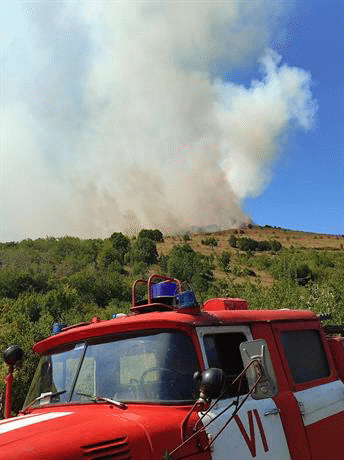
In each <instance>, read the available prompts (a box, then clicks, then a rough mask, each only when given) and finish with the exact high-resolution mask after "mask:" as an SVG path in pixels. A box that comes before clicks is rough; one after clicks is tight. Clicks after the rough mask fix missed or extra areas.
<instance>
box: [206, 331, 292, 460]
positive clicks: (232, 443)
mask: <svg viewBox="0 0 344 460" xmlns="http://www.w3.org/2000/svg"><path fill="white" fill-rule="evenodd" d="M197 333H198V337H199V341H200V346H201V350H202V353H203V358H204V362H205V366H206V368H210V367H217V368H220V369H222V370H223V371H224V372H225V376H226V383H225V392H224V394H223V396H222V398H221V399H220V401H219V402H218V403H217V404H216V405H215V406H214V408H213V409H212V410H211V411H210V412H209V413H208V414H207V416H206V417H204V419H203V420H202V421H203V423H204V425H207V424H208V423H209V422H211V423H210V424H209V425H208V426H207V428H206V431H207V434H208V436H210V440H211V439H214V437H215V436H216V435H217V434H218V433H219V432H220V431H221V430H222V428H223V426H224V424H225V423H226V422H227V421H228V419H229V418H230V417H231V415H232V413H233V411H234V408H235V406H234V404H235V402H236V401H237V395H238V392H239V394H240V396H239V403H240V401H242V400H243V399H244V398H245V395H246V394H247V392H248V386H247V382H246V379H244V380H243V382H242V385H241V387H240V388H233V386H232V385H231V382H232V381H233V380H234V379H235V377H236V376H237V375H238V374H239V373H240V372H241V371H242V370H243V363H242V359H241V355H240V350H239V345H240V343H241V342H245V341H247V340H252V335H251V332H250V329H249V327H247V326H221V327H201V328H198V330H197ZM226 408H228V409H227V410H226ZM223 411H224V412H223ZM221 412H223V414H222V415H219V414H221ZM217 416H218V417H217ZM216 417H217V418H216ZM211 456H212V459H213V460H228V459H229V458H233V459H240V460H251V459H252V458H255V459H256V460H276V459H278V460H290V455H289V450H288V446H287V442H286V437H285V433H284V430H283V427H282V423H281V420H280V416H279V411H278V409H277V407H276V405H275V403H274V401H273V400H272V398H267V399H262V400H254V399H253V398H252V397H251V396H249V397H248V399H247V400H246V401H245V403H244V404H243V406H242V407H241V409H240V410H239V412H238V413H237V415H235V416H234V418H233V419H232V420H231V422H230V423H229V424H228V425H227V426H226V427H225V428H224V430H223V431H222V432H221V434H220V435H219V436H218V437H217V438H216V440H215V441H214V443H213V444H212V447H211Z"/></svg>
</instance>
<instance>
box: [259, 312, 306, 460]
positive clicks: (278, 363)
mask: <svg viewBox="0 0 344 460" xmlns="http://www.w3.org/2000/svg"><path fill="white" fill-rule="evenodd" d="M308 322H309V321H307V322H306V323H308ZM311 322H313V320H311ZM295 324H296V325H297V326H296V327H299V325H300V322H298V323H295ZM252 335H253V337H254V338H255V339H264V340H265V341H266V343H267V344H268V345H269V352H270V356H271V360H272V363H273V366H274V372H275V374H276V378H277V381H278V387H279V388H278V389H279V392H278V394H277V396H275V397H274V398H273V400H274V401H275V404H276V406H277V407H278V408H279V410H280V417H281V421H282V425H283V428H284V433H285V435H286V439H287V443H288V447H289V452H290V456H291V458H292V459H301V458H302V459H303V460H311V453H310V449H309V445H308V442H307V437H306V431H305V428H304V425H303V422H302V417H301V412H300V409H299V406H298V404H297V401H296V399H295V397H294V395H293V393H292V392H291V391H290V385H289V381H288V378H287V376H286V373H285V368H284V366H283V365H282V360H281V355H280V352H279V349H278V347H277V344H276V340H275V336H274V334H273V330H272V325H271V323H265V322H264V323H263V322H261V323H256V324H254V325H253V327H252Z"/></svg>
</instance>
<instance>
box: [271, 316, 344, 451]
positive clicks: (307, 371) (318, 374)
mask: <svg viewBox="0 0 344 460" xmlns="http://www.w3.org/2000/svg"><path fill="white" fill-rule="evenodd" d="M273 329H274V332H275V334H276V339H277V340H276V342H277V345H278V347H279V350H280V355H281V360H282V363H283V366H284V368H285V372H286V375H287V378H288V380H289V384H290V387H291V388H292V389H293V394H294V396H295V398H296V400H297V403H298V406H299V409H300V412H301V415H302V420H303V424H304V427H305V431H306V436H307V440H308V443H309V447H310V451H311V455H312V460H326V459H328V458H331V460H342V459H343V458H344V429H343V426H344V384H343V382H342V381H341V380H339V379H337V375H336V371H335V368H334V364H333V362H332V359H331V356H330V352H329V348H328V344H327V343H326V341H325V340H324V337H323V335H322V334H321V332H320V330H319V325H318V323H314V324H313V327H312V324H309V323H303V324H300V323H294V324H290V323H288V324H287V323H285V324H276V325H274V326H273Z"/></svg>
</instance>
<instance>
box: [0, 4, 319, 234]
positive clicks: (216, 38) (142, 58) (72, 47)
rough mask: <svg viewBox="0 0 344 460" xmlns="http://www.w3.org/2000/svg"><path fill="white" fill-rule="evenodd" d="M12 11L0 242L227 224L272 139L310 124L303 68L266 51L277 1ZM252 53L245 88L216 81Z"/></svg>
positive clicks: (269, 161)
mask: <svg viewBox="0 0 344 460" xmlns="http://www.w3.org/2000/svg"><path fill="white" fill-rule="evenodd" d="M22 14H23V23H24V27H23V29H22V30H23V32H22V35H21V36H20V35H18V34H17V35H15V36H14V38H13V40H12V41H11V42H10V43H9V45H8V49H9V50H10V51H11V59H9V57H8V55H4V56H3V58H2V64H3V65H2V68H3V72H5V73H6V76H7V78H8V80H9V83H8V85H7V88H6V92H5V91H4V92H3V101H4V103H3V116H2V124H3V126H2V161H1V167H2V175H1V178H2V187H1V191H0V199H1V214H2V216H3V220H2V226H1V227H0V239H2V240H5V239H7V240H8V239H21V238H27V237H30V238H35V237H38V236H43V237H44V236H46V235H54V236H60V235H65V234H70V235H76V236H80V237H106V236H109V235H110V234H111V233H112V232H113V231H119V230H121V231H126V232H129V233H130V232H136V231H137V230H138V229H139V228H142V227H149V228H160V229H162V230H163V231H165V232H167V231H169V232H173V231H176V230H177V229H180V228H183V227H191V226H207V225H218V226H221V227H231V226H235V225H239V224H240V223H243V222H247V221H248V220H249V218H248V217H247V216H245V214H244V212H243V210H242V203H243V200H244V198H245V197H247V196H256V195H258V194H259V193H261V192H262V190H264V188H265V187H266V186H267V185H268V183H269V180H270V178H271V175H272V172H273V166H274V164H275V162H276V160H277V158H278V156H279V155H281V153H282V152H283V148H282V145H281V139H282V138H283V136H285V135H286V134H287V133H288V132H290V131H291V130H294V129H296V128H303V129H308V128H309V127H310V126H311V123H312V119H313V116H314V111H315V105H314V103H313V102H312V97H311V93H310V82H311V80H310V75H309V74H308V73H307V72H305V71H303V70H301V69H298V68H290V67H288V66H286V65H282V66H280V64H279V59H280V57H279V56H278V55H276V54H275V53H274V52H272V51H270V50H265V48H266V45H267V43H268V40H269V34H270V32H271V31H272V30H273V28H274V27H275V23H276V22H277V21H278V20H279V19H280V18H282V17H283V14H285V11H283V10H282V9H281V3H280V2H279V1H278V0H275V1H271V2H269V9H267V8H266V2H265V1H264V0H256V1H252V2H247V1H243V0H236V1H232V2H223V1H220V0H203V1H202V2H196V1H191V0H189V1H188V2H179V1H175V0H173V1H172V0H157V1H155V2H147V1H142V0H140V1H137V0H136V1H135V2H133V1H131V0H123V1H110V2H106V1H88V2H87V1H85V2H83V3H74V2H71V3H69V2H62V3H46V2H36V3H33V4H31V5H30V4H25V5H24V6H23V10H22ZM259 55H261V58H260V63H261V67H262V69H261V79H260V80H259V81H252V83H251V85H250V86H249V87H248V85H246V86H239V85H236V84H234V83H232V82H230V81H229V82H228V81H226V82H225V81H223V80H221V78H220V77H219V75H220V74H221V72H222V73H224V71H225V72H228V73H230V72H231V71H232V70H233V69H235V68H238V67H240V66H243V67H245V66H251V67H252V66H253V64H254V63H255V61H256V60H257V58H258V57H259ZM11 77H12V79H11Z"/></svg>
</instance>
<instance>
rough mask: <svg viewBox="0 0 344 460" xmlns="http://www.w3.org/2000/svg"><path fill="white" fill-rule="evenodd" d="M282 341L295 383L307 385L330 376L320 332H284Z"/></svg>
mask: <svg viewBox="0 0 344 460" xmlns="http://www.w3.org/2000/svg"><path fill="white" fill-rule="evenodd" d="M281 341H282V344H283V348H284V354H285V356H286V358H287V361H288V366H289V369H290V372H291V375H292V377H293V380H294V382H295V383H306V382H310V381H312V380H315V379H321V378H324V377H328V376H329V375H330V369H329V365H328V363H327V359H326V355H325V351H324V348H323V345H322V343H321V339H320V335H319V332H318V331H315V330H293V331H283V332H282V333H281Z"/></svg>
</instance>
